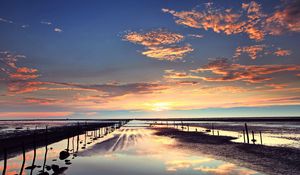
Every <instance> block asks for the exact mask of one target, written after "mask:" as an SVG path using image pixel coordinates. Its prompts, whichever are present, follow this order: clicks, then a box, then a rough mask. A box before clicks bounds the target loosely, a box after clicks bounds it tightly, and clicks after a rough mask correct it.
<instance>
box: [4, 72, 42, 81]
mask: <svg viewBox="0 0 300 175" xmlns="http://www.w3.org/2000/svg"><path fill="white" fill-rule="evenodd" d="M9 77H10V78H11V79H17V80H29V79H36V78H38V77H39V75H35V74H20V73H11V74H9Z"/></svg>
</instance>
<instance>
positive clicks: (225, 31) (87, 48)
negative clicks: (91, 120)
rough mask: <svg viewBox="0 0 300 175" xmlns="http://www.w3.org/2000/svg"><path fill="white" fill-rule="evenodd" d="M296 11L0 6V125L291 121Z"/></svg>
mask: <svg viewBox="0 0 300 175" xmlns="http://www.w3.org/2000/svg"><path fill="white" fill-rule="evenodd" d="M297 7H299V3H298V2H297V1H293V0H287V1H269V0H266V1H198V0H189V1H181V0H173V1H170V0H165V1H163V0H155V1H116V0H113V1H111V0H110V1H96V0H94V1H92V0H91V1H85V2H83V1H58V0H57V1H53V0H52V1H47V0H46V1H36V0H28V1H18V0H7V1H6V0H4V1H1V2H0V37H1V40H0V52H1V55H0V56H1V57H0V59H1V62H0V68H1V71H0V95H1V96H0V104H1V107H0V112H1V114H0V117H5V116H8V117H9V116H11V117H22V116H24V117H28V116H30V115H31V114H34V113H35V112H36V113H37V112H38V113H37V114H39V112H45V114H49V117H53V116H55V114H53V115H51V113H53V112H54V111H61V114H59V116H58V117H60V116H62V117H65V116H69V115H70V116H78V115H81V114H85V113H88V114H93V115H94V116H93V115H92V116H93V117H102V115H100V114H102V113H101V112H102V111H115V114H116V115H117V114H119V113H118V111H120V110H121V111H128V112H129V113H130V112H131V111H143V112H144V113H147V114H149V113H151V114H153V115H157V114H159V113H161V112H162V111H163V112H164V113H169V114H170V115H175V113H176V112H174V111H180V112H178V115H179V114H180V115H181V114H182V111H184V112H185V113H186V114H187V115H193V117H196V116H197V114H199V116H201V115H208V116H230V115H236V116H238V115H239V114H240V115H244V113H245V112H244V111H243V110H241V109H244V108H245V109H248V108H249V112H246V113H249V115H252V114H250V113H251V112H250V111H251V110H252V109H256V108H257V109H258V110H257V111H258V112H257V114H256V115H263V116H266V115H270V116H272V115H275V114H274V113H273V112H272V111H274V110H278V111H283V112H282V113H280V115H284V114H286V115H287V116H289V115H298V114H299V111H297V110H295V109H294V108H295V106H296V107H298V105H299V102H300V101H299V99H300V98H299V88H300V87H299V73H300V72H299V64H300V61H299V59H298V57H299V55H300V51H299V49H298V45H299V41H300V35H299V32H300V26H299V25H300V24H299V22H297V21H299V16H300V15H299V14H300V12H299V10H297ZM274 29H276V30H274ZM256 34H261V35H260V36H258V35H256ZM220 60H223V61H220ZM178 92H181V93H178ZM220 99H221V100H220ZM214 101H215V102H214ZM270 106H272V107H270ZM224 108H226V110H225V109H224ZM291 109H292V110H291ZM208 111H209V112H208ZM220 111H221V112H220ZM268 111H269V112H268ZM63 112H64V114H63ZM113 113H114V112H112V114H113ZM23 114H26V115H23ZM110 115H111V114H110ZM276 115H277V114H276ZM45 116H47V115H45ZM56 117H57V116H56Z"/></svg>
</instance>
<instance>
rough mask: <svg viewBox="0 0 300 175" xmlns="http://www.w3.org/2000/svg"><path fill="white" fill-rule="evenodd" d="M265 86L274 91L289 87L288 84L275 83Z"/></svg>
mask: <svg viewBox="0 0 300 175" xmlns="http://www.w3.org/2000/svg"><path fill="white" fill-rule="evenodd" d="M265 86H267V87H271V88H274V89H284V88H286V87H287V86H288V84H275V83H271V84H266V85H265Z"/></svg>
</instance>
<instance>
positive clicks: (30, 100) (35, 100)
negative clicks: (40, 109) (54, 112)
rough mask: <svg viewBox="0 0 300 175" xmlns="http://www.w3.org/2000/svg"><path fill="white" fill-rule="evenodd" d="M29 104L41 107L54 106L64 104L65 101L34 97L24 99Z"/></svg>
mask: <svg viewBox="0 0 300 175" xmlns="http://www.w3.org/2000/svg"><path fill="white" fill-rule="evenodd" d="M24 99H25V101H26V102H27V103H35V104H39V105H52V104H59V103H63V102H64V100H57V99H51V98H34V97H27V98H24Z"/></svg>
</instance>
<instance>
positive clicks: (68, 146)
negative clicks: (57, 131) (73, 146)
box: [67, 136, 70, 151]
mask: <svg viewBox="0 0 300 175" xmlns="http://www.w3.org/2000/svg"><path fill="white" fill-rule="evenodd" d="M69 148H70V137H69V136H68V141H67V151H69Z"/></svg>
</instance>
